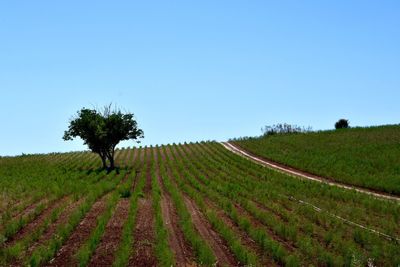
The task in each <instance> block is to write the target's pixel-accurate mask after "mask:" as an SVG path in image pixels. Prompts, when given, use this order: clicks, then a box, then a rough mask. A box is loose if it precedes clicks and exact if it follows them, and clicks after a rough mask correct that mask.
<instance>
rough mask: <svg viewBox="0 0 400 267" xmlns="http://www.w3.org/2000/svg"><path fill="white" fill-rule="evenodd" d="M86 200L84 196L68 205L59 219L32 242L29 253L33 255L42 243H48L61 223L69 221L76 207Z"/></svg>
mask: <svg viewBox="0 0 400 267" xmlns="http://www.w3.org/2000/svg"><path fill="white" fill-rule="evenodd" d="M83 201H84V198H81V199H79V200H78V201H75V202H73V203H71V204H70V205H69V206H67V207H66V208H65V209H64V210H63V212H62V213H61V214H60V216H59V217H58V219H57V220H56V221H55V222H54V223H53V224H51V225H50V226H49V228H48V229H47V230H46V231H45V232H44V233H43V235H41V236H40V237H39V239H38V240H37V241H36V242H35V243H34V244H32V245H31V246H30V247H29V248H28V255H31V254H32V252H33V251H34V250H35V249H36V248H37V247H38V246H40V245H43V244H45V243H46V241H48V240H49V239H50V238H51V237H52V236H53V234H54V233H55V232H56V230H57V227H58V226H60V225H63V224H65V223H67V221H68V218H69V217H70V215H71V214H72V212H74V211H75V209H76V208H77V207H78V206H79V205H80V204H82V202H83Z"/></svg>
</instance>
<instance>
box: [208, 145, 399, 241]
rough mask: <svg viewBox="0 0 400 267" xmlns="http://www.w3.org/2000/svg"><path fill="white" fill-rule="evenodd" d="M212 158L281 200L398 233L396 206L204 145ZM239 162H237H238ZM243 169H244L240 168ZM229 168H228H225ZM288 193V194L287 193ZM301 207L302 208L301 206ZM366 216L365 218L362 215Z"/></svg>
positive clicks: (387, 232) (394, 233)
mask: <svg viewBox="0 0 400 267" xmlns="http://www.w3.org/2000/svg"><path fill="white" fill-rule="evenodd" d="M206 148H210V149H211V151H212V153H213V154H215V155H221V158H223V159H222V161H223V162H224V163H226V162H229V164H231V166H233V167H234V168H236V169H238V171H242V172H246V170H247V174H251V175H252V176H254V177H256V179H262V180H264V182H268V184H269V185H270V186H271V187H273V188H275V189H276V191H277V192H279V190H280V192H279V194H278V197H280V198H282V197H283V198H284V199H287V198H289V199H291V200H294V199H300V200H302V201H301V203H302V204H304V203H310V204H313V205H317V206H318V207H319V208H321V209H322V210H324V211H327V212H329V213H334V214H335V215H339V216H341V217H343V218H347V219H348V220H351V221H354V222H356V223H359V224H362V225H368V226H369V227H373V228H374V229H376V230H379V231H380V232H383V233H386V234H388V235H391V236H398V235H399V234H400V228H399V227H398V225H399V224H400V220H399V219H400V205H398V204H397V203H394V202H391V201H386V200H383V201H382V200H378V199H375V198H372V197H370V196H368V195H365V194H362V193H357V192H352V191H349V190H343V189H340V188H335V187H330V186H327V185H323V184H320V183H314V182H312V181H299V180H298V179H293V178H288V177H287V176H286V178H285V176H284V175H283V174H279V173H277V172H274V171H271V170H268V169H266V168H263V167H261V166H258V165H257V164H254V163H252V162H250V161H248V160H246V159H243V158H241V157H238V156H236V155H234V154H233V153H230V152H228V151H227V150H226V149H224V148H223V147H222V146H221V145H219V144H216V143H212V144H209V145H208V146H206ZM239 160H240V162H239ZM238 162H239V163H238ZM243 166H247V169H243ZM229 168H232V167H229ZM288 192H290V195H289V194H288ZM303 206H304V205H303ZM365 214H368V216H365Z"/></svg>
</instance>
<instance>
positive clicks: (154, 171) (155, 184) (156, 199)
mask: <svg viewBox="0 0 400 267" xmlns="http://www.w3.org/2000/svg"><path fill="white" fill-rule="evenodd" d="M150 149H151V158H152V161H151V188H152V201H153V210H154V215H155V216H154V217H155V233H156V246H155V253H156V256H157V260H158V262H157V263H158V265H159V266H163V267H170V266H175V265H176V264H175V258H174V254H173V252H172V251H171V248H170V246H169V243H168V231H167V229H166V228H165V225H164V220H163V215H162V212H161V197H162V191H161V187H160V184H159V179H162V178H161V177H160V172H159V169H160V160H159V154H158V150H157V151H156V153H154V150H155V149H157V148H152V147H151V148H150Z"/></svg>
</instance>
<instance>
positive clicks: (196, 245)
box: [159, 147, 216, 266]
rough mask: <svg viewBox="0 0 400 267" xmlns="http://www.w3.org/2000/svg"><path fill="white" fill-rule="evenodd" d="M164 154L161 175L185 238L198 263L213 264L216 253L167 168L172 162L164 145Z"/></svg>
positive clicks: (161, 162) (161, 161)
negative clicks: (200, 233)
mask: <svg viewBox="0 0 400 267" xmlns="http://www.w3.org/2000/svg"><path fill="white" fill-rule="evenodd" d="M162 154H163V155H165V161H166V162H164V160H160V161H159V162H160V166H159V168H160V175H161V177H162V182H163V186H164V187H165V189H166V194H169V195H170V196H171V198H172V201H173V204H174V206H175V208H176V211H177V214H178V218H179V226H180V228H181V229H182V232H183V235H184V238H185V240H186V241H187V242H188V243H189V244H190V245H191V247H192V249H193V251H194V254H195V256H196V261H197V263H198V264H200V265H206V266H211V265H213V264H215V262H216V258H215V255H214V253H213V251H212V249H211V247H210V246H209V245H208V244H207V243H206V242H205V241H204V240H203V239H202V238H201V236H200V235H199V233H198V232H197V230H196V229H195V226H194V224H193V221H192V219H191V215H190V213H189V211H188V209H187V207H186V205H185V201H184V198H183V196H182V193H181V192H180V190H178V188H177V187H176V186H175V184H174V182H173V181H172V179H171V177H172V173H171V169H169V168H168V169H167V166H169V165H170V164H171V160H170V159H169V157H168V155H167V153H166V151H165V147H162ZM159 155H160V153H159ZM160 157H161V156H159V158H160Z"/></svg>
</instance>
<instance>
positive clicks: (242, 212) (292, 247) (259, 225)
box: [234, 203, 296, 251]
mask: <svg viewBox="0 0 400 267" xmlns="http://www.w3.org/2000/svg"><path fill="white" fill-rule="evenodd" d="M234 206H235V208H236V210H237V212H238V213H239V214H240V216H241V217H245V218H247V219H248V220H249V221H250V223H251V225H252V227H253V228H260V229H263V230H265V231H266V232H267V234H268V235H269V236H270V237H271V238H272V239H274V240H275V241H277V242H279V243H280V244H282V245H283V246H284V247H285V248H286V249H287V250H288V251H294V250H295V249H296V246H295V245H294V244H292V242H290V241H288V240H285V239H283V238H281V237H280V236H278V235H277V234H275V233H274V232H273V231H272V229H270V228H269V227H268V226H266V225H264V224H263V223H262V222H260V221H259V220H258V219H257V218H255V217H253V216H252V215H251V214H250V213H248V212H247V211H246V210H245V209H243V208H242V207H241V206H240V205H239V204H237V203H235V204H234Z"/></svg>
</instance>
